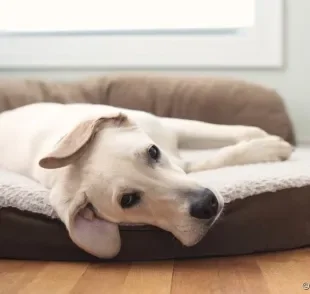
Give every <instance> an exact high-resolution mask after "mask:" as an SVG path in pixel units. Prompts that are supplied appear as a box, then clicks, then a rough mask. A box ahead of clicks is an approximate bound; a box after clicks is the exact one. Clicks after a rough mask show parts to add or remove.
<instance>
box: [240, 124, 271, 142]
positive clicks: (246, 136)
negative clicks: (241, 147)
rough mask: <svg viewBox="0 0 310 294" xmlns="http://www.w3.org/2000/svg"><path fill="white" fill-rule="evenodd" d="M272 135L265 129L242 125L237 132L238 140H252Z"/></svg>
mask: <svg viewBox="0 0 310 294" xmlns="http://www.w3.org/2000/svg"><path fill="white" fill-rule="evenodd" d="M268 136H270V134H268V133H267V132H265V131H264V130H263V129H261V128H258V127H243V126H242V127H240V130H239V131H238V134H237V142H242V141H250V140H253V139H259V138H266V137H268Z"/></svg>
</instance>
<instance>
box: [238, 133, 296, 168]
mask: <svg viewBox="0 0 310 294" xmlns="http://www.w3.org/2000/svg"><path fill="white" fill-rule="evenodd" d="M244 148H245V152H246V153H247V155H248V157H250V158H251V160H250V161H251V162H252V163H258V162H275V161H283V160H287V159H288V158H289V157H290V156H291V154H292V152H293V146H292V145H291V144H289V143H288V142H286V141H284V140H283V139H282V138H280V137H277V136H270V135H269V136H267V137H265V138H260V139H253V140H251V141H248V142H244Z"/></svg>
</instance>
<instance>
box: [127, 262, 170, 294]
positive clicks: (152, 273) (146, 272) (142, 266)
mask: <svg viewBox="0 0 310 294" xmlns="http://www.w3.org/2000/svg"><path fill="white" fill-rule="evenodd" d="M173 265H174V262H173V261H163V262H145V263H133V264H132V266H131V268H130V271H129V273H128V275H127V277H126V280H125V283H124V285H123V291H122V294H137V293H143V294H170V290H171V282H172V274H173Z"/></svg>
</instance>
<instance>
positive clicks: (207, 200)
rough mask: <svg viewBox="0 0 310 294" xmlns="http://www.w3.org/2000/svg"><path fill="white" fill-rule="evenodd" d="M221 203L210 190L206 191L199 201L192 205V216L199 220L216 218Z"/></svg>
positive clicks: (196, 200)
mask: <svg viewBox="0 0 310 294" xmlns="http://www.w3.org/2000/svg"><path fill="white" fill-rule="evenodd" d="M218 206H219V203H218V201H217V198H216V196H215V194H214V193H213V192H212V191H211V190H209V189H204V190H203V192H202V193H201V196H199V199H195V201H194V202H193V203H192V204H191V205H190V211H189V213H190V215H191V216H192V217H195V218H199V219H210V218H212V217H214V216H216V214H217V211H218Z"/></svg>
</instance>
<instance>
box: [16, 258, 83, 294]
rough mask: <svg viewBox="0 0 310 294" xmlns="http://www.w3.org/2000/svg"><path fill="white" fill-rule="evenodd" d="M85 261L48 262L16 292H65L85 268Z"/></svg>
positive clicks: (28, 293)
mask: <svg viewBox="0 0 310 294" xmlns="http://www.w3.org/2000/svg"><path fill="white" fill-rule="evenodd" d="M87 266H88V264H87V263H69V262H68V263H66V262H49V263H47V264H46V266H45V267H44V268H43V269H42V270H41V271H40V272H39V273H38V274H37V276H36V277H35V278H34V279H33V280H32V281H31V282H30V283H29V284H27V285H26V286H25V288H24V289H22V290H20V291H19V292H17V293H16V294H34V293H38V294H41V293H44V294H49V293H51V294H67V293H69V292H70V290H71V289H72V288H73V287H74V286H75V284H76V283H77V282H78V280H79V279H80V277H81V276H82V275H83V273H84V272H85V270H86V269H87Z"/></svg>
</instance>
